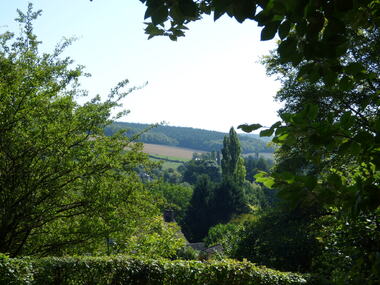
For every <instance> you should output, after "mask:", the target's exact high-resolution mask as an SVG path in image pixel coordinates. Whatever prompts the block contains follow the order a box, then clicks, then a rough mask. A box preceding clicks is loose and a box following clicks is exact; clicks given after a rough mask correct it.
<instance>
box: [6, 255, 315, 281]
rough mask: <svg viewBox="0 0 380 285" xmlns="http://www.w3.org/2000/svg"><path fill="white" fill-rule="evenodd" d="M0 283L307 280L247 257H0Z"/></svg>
mask: <svg viewBox="0 0 380 285" xmlns="http://www.w3.org/2000/svg"><path fill="white" fill-rule="evenodd" d="M0 273H1V274H0V284H47V285H48V284H62V285H66V284H67V285H74V284H83V285H84V284H86V285H92V284H115V285H116V284H149V285H154V284H173V285H174V284H193V285H195V284H218V285H219V284H226V285H227V284H228V285H230V284H236V285H238V284H244V285H245V284H254V285H264V284H266V285H272V284H291V285H293V284H307V281H306V279H305V278H304V277H303V276H302V275H300V274H296V273H286V272H280V271H276V270H272V269H268V268H265V267H257V266H255V265H254V264H252V263H249V262H238V261H234V260H224V261H218V262H200V261H184V260H176V261H170V260H151V259H143V258H139V259H137V258H129V257H125V256H115V257H65V258H56V257H49V258H41V259H9V258H1V259H0Z"/></svg>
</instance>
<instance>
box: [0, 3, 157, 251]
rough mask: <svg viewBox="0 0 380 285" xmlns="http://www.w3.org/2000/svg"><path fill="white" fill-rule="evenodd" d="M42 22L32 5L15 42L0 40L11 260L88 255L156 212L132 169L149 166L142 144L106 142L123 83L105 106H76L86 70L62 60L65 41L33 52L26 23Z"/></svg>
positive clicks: (0, 121)
mask: <svg viewBox="0 0 380 285" xmlns="http://www.w3.org/2000/svg"><path fill="white" fill-rule="evenodd" d="M40 14H41V11H37V12H34V11H33V9H32V5H31V4H29V7H28V11H27V13H26V14H24V13H22V12H21V11H18V18H17V19H16V20H17V21H18V22H19V23H20V24H21V25H22V31H21V34H20V35H19V36H18V37H15V36H14V34H12V33H10V32H6V33H4V34H1V35H0V70H1V73H0V191H1V195H0V209H1V211H0V252H4V253H8V254H10V255H11V256H16V255H20V254H40V255H44V254H49V253H54V254H62V253H63V252H64V249H70V248H75V247H76V246H77V245H84V244H86V243H87V244H88V245H89V244H91V245H89V247H88V249H89V248H90V247H91V246H94V247H95V244H97V245H99V243H102V244H104V240H105V238H107V237H110V236H120V237H121V236H123V233H124V234H125V233H126V227H127V225H128V223H127V222H124V221H125V220H126V219H128V218H131V217H132V216H133V215H137V216H143V215H145V214H147V213H148V212H149V211H150V212H151V215H153V214H154V213H155V211H156V209H155V208H154V207H150V206H149V202H148V201H149V198H148V196H147V197H146V199H145V200H142V199H141V196H139V195H141V194H142V193H144V188H143V185H142V183H141V182H140V180H139V178H138V177H137V174H136V173H135V172H134V170H133V169H134V168H135V167H137V166H138V165H140V164H144V161H146V160H147V158H146V155H145V154H143V153H142V152H141V145H139V144H131V142H130V140H129V139H128V138H126V137H123V136H122V135H121V134H116V135H115V136H112V137H105V136H104V135H103V129H104V127H105V126H106V125H109V124H110V123H111V121H112V119H111V118H110V114H111V111H112V110H113V109H114V108H115V107H117V106H119V104H118V101H119V100H120V99H121V98H123V97H124V96H125V95H126V94H127V93H122V92H121V91H122V88H123V87H124V86H125V85H126V84H127V81H123V82H121V83H120V84H119V85H118V86H117V87H116V88H115V89H113V90H112V91H111V94H110V97H109V99H107V100H106V101H104V102H102V101H101V100H100V97H99V96H98V97H95V98H93V99H92V100H90V101H88V102H87V103H84V104H83V105H79V104H78V103H76V101H75V98H76V97H77V96H80V95H86V93H85V92H84V91H81V90H80V89H79V84H78V79H79V77H80V76H81V75H83V74H84V73H83V68H82V67H80V66H79V67H74V68H72V67H71V66H72V63H73V61H72V60H71V59H70V58H65V59H61V58H60V55H61V54H62V52H63V51H64V49H65V47H66V46H67V45H69V44H70V41H65V42H63V43H62V44H60V45H58V46H57V47H56V49H55V50H54V52H53V53H52V54H40V53H39V51H38V47H39V44H40V42H39V41H38V40H37V37H36V36H35V34H34V33H33V26H32V23H33V21H34V20H35V19H36V18H37V17H38V16H39V15H40ZM122 114H124V113H120V114H119V115H117V116H116V117H114V118H118V116H120V115H122ZM144 201H146V202H147V205H144V207H141V208H140V206H141V205H142V204H144ZM132 205H134V206H132ZM137 208H139V210H140V212H139V210H137ZM144 208H146V212H144V211H141V209H144ZM135 210H136V211H135ZM147 215H148V214H147ZM149 215H150V214H149ZM95 240H96V241H97V242H95ZM83 249H85V246H83Z"/></svg>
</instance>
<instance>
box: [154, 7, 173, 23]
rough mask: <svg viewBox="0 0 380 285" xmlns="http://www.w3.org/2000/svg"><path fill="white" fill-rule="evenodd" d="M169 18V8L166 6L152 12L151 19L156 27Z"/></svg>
mask: <svg viewBox="0 0 380 285" xmlns="http://www.w3.org/2000/svg"><path fill="white" fill-rule="evenodd" d="M168 16H169V11H168V8H167V7H165V6H164V5H161V6H159V7H158V8H157V9H155V10H154V11H152V12H151V16H150V17H151V19H152V23H153V24H154V25H158V24H162V23H164V22H165V21H166V20H167V19H168Z"/></svg>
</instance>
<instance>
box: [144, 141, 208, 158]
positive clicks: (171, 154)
mask: <svg viewBox="0 0 380 285" xmlns="http://www.w3.org/2000/svg"><path fill="white" fill-rule="evenodd" d="M144 152H146V153H148V154H150V155H157V156H161V157H162V156H163V157H168V158H173V159H175V158H178V160H189V159H191V158H192V157H193V153H194V152H197V153H204V151H201V150H195V149H189V148H182V147H175V146H166V145H158V144H149V143H144Z"/></svg>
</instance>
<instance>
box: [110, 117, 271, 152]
mask: <svg viewBox="0 0 380 285" xmlns="http://www.w3.org/2000/svg"><path fill="white" fill-rule="evenodd" d="M120 129H126V130H127V131H126V135H127V136H129V137H133V136H136V135H139V138H138V140H139V141H141V142H144V143H153V144H162V145H170V146H178V147H186V148H191V149H196V150H203V151H207V152H211V151H218V150H220V149H221V148H222V146H223V138H224V136H225V135H226V134H225V133H221V132H215V131H207V130H202V129H194V128H185V127H172V126H165V125H158V126H156V127H154V128H151V125H148V124H137V123H125V122H114V123H113V124H112V125H110V126H107V127H106V128H105V131H104V132H105V134H106V135H112V134H114V133H115V132H117V131H118V130H120ZM144 130H148V131H146V132H144ZM239 139H240V142H241V147H242V152H243V153H260V152H266V153H272V152H273V151H274V149H273V147H271V146H267V142H265V141H263V140H261V139H258V138H255V137H252V136H247V135H240V136H239Z"/></svg>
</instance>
